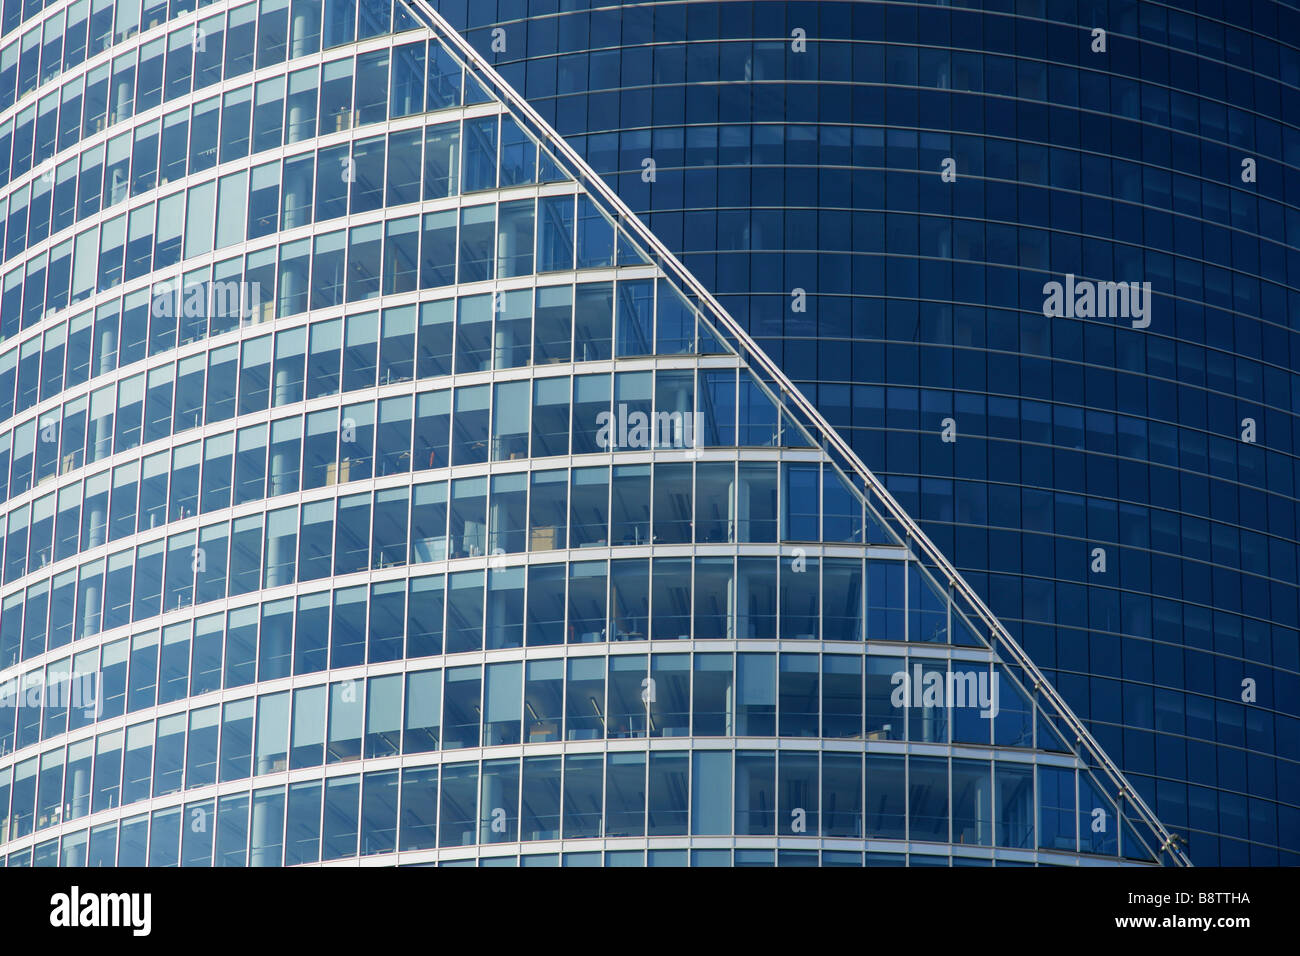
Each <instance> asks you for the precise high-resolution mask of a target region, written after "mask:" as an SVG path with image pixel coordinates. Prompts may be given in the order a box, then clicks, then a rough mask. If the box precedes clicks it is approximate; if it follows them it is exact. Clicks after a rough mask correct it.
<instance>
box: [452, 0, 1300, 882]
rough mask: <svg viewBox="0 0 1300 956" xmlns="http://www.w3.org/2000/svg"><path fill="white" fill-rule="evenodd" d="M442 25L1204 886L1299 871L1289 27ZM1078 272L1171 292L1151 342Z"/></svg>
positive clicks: (1248, 13)
mask: <svg viewBox="0 0 1300 956" xmlns="http://www.w3.org/2000/svg"><path fill="white" fill-rule="evenodd" d="M438 6H439V9H440V10H442V11H443V13H444V14H445V15H446V16H447V18H448V19H449V20H450V21H451V22H452V23H453V24H454V25H455V26H456V27H458V28H460V29H462V30H463V31H464V33H465V35H466V36H467V37H468V39H469V40H470V41H471V42H472V43H473V44H474V45H475V46H476V47H477V48H478V49H479V50H480V51H482V53H483V55H484V56H485V57H486V58H488V59H490V60H491V61H492V62H493V64H494V65H495V66H496V67H497V68H498V69H499V70H500V71H501V73H502V75H503V76H504V77H505V78H506V79H507V80H508V81H509V82H511V83H512V84H513V85H514V86H515V87H516V88H517V89H518V90H519V91H520V92H521V93H522V94H523V95H524V96H525V97H526V98H527V99H528V100H529V102H530V103H531V104H532V105H533V106H534V107H535V108H536V109H537V110H538V111H539V112H540V113H541V114H542V115H543V116H545V117H546V118H547V119H548V120H549V121H551V122H552V123H553V124H554V125H555V126H556V128H557V130H558V131H559V132H560V133H561V134H563V135H565V136H566V137H567V138H568V140H569V141H570V142H571V143H572V144H573V145H574V146H575V147H576V148H577V149H578V151H579V152H581V153H582V154H583V155H584V157H585V158H586V159H587V160H588V162H589V163H590V164H591V166H592V167H593V168H594V169H595V170H596V172H598V173H600V174H601V175H602V176H603V177H604V178H605V179H606V181H608V182H609V183H610V184H611V185H612V186H614V187H615V188H616V189H617V191H618V192H619V194H620V195H621V196H622V197H623V198H624V199H625V200H626V202H627V203H628V205H629V206H631V207H632V208H633V209H634V210H635V211H636V212H637V213H638V214H640V215H642V216H643V217H644V218H645V220H646V222H647V223H648V224H649V225H650V227H651V228H652V229H653V230H654V231H655V232H656V233H657V234H658V235H659V236H660V237H662V239H663V241H664V242H665V243H667V244H668V246H669V247H671V248H672V249H673V250H674V251H676V252H678V253H679V254H680V255H681V257H682V260H683V262H684V263H685V265H686V266H687V267H688V268H689V269H690V270H691V271H692V272H693V273H694V274H695V275H696V276H698V277H699V278H700V280H701V281H702V282H704V283H705V284H706V285H708V286H709V287H710V289H712V290H713V291H714V292H715V293H716V294H717V296H718V298H719V300H720V301H721V302H722V303H723V304H724V305H725V306H726V307H727V308H728V310H729V311H730V312H731V313H732V314H733V315H735V316H736V317H737V319H738V320H740V321H741V322H743V323H744V324H745V325H746V327H747V329H748V330H749V331H750V333H751V334H752V335H753V336H754V338H755V339H756V340H757V341H758V343H759V344H760V346H761V347H762V348H763V350H764V351H765V352H767V353H768V354H769V355H771V356H772V357H773V358H774V359H776V360H777V361H778V362H780V364H781V365H782V367H783V368H784V370H785V371H786V372H787V373H788V374H789V376H790V377H791V378H792V379H793V380H794V381H795V382H796V383H797V384H798V385H799V386H800V388H801V389H802V390H803V391H804V392H805V394H807V395H808V396H809V397H810V398H811V399H813V401H814V402H815V404H816V405H817V407H818V408H819V409H820V410H821V412H822V413H823V414H824V415H825V417H826V418H827V419H828V421H829V422H830V423H831V424H832V425H833V426H834V427H835V428H836V430H837V431H838V432H839V433H840V434H841V435H843V436H844V437H845V438H846V439H847V440H848V441H849V442H850V443H851V445H852V446H853V448H854V449H855V450H856V451H857V452H858V454H859V456H860V457H861V459H862V461H863V462H865V463H866V465H867V466H868V467H870V468H872V469H873V470H875V471H876V473H877V474H879V475H880V476H881V478H882V479H883V480H884V481H885V483H886V484H887V485H888V487H889V489H890V490H891V491H892V492H893V494H894V496H895V497H896V498H897V499H898V501H899V502H900V503H901V504H902V505H903V506H904V507H905V508H906V509H907V510H908V511H909V512H910V513H911V514H912V515H914V516H915V517H916V518H917V519H918V520H919V521H920V523H921V525H922V527H923V528H924V529H925V531H926V533H927V535H928V536H929V537H930V538H931V539H932V540H933V541H934V542H935V543H936V545H937V546H938V547H939V548H940V549H941V550H942V551H944V552H945V553H946V554H947V555H949V557H951V559H952V560H953V562H954V563H955V564H956V566H957V567H958V568H959V569H961V571H962V572H963V575H964V576H965V577H966V578H967V579H968V580H969V581H970V582H971V584H972V585H973V586H974V588H975V589H976V590H977V591H978V592H979V593H980V594H981V595H982V596H983V597H984V598H985V599H986V600H987V602H988V604H989V606H990V607H991V608H992V610H993V611H994V612H995V613H996V614H997V615H998V616H999V618H1000V619H1001V620H1002V621H1003V622H1004V623H1005V624H1006V625H1007V627H1008V628H1009V629H1010V631H1011V632H1012V633H1013V634H1015V636H1016V638H1017V639H1018V640H1019V641H1020V642H1021V643H1022V644H1023V646H1024V647H1025V649H1026V650H1027V652H1028V653H1029V655H1030V656H1031V657H1032V658H1033V659H1034V660H1035V661H1036V662H1037V663H1038V664H1039V665H1040V666H1041V667H1042V668H1043V669H1044V672H1045V674H1046V675H1047V676H1048V678H1049V679H1050V680H1051V681H1052V683H1053V684H1054V685H1055V686H1056V687H1057V688H1058V689H1059V690H1060V692H1061V693H1062V695H1063V696H1064V697H1065V699H1066V700H1067V702H1068V703H1069V704H1070V706H1071V707H1072V708H1074V710H1075V711H1076V712H1077V713H1078V714H1079V715H1080V716H1081V717H1082V718H1083V719H1084V720H1085V722H1086V723H1087V724H1088V726H1089V728H1090V729H1091V730H1092V732H1093V733H1094V734H1095V735H1096V737H1097V739H1098V741H1099V742H1100V743H1101V744H1102V746H1103V747H1104V749H1105V750H1106V751H1107V752H1108V753H1110V754H1111V755H1112V756H1113V757H1114V758H1115V760H1116V762H1117V763H1118V764H1119V765H1120V766H1121V767H1122V768H1123V769H1124V771H1125V772H1126V773H1127V774H1128V776H1129V778H1130V780H1131V781H1132V782H1133V784H1134V785H1135V786H1136V787H1137V788H1138V789H1139V790H1140V791H1141V792H1142V793H1143V794H1145V795H1146V796H1147V798H1148V800H1149V801H1150V802H1151V805H1152V807H1153V809H1154V810H1155V811H1156V814H1157V816H1159V817H1160V819H1161V820H1162V821H1163V822H1164V823H1165V824H1166V825H1167V826H1168V827H1169V828H1170V829H1171V830H1173V831H1175V832H1176V833H1178V834H1179V835H1180V836H1181V837H1183V838H1184V839H1185V840H1186V841H1187V843H1186V846H1187V847H1188V848H1189V853H1190V856H1191V858H1192V860H1193V862H1194V863H1196V864H1198V865H1214V864H1223V865H1245V864H1264V865H1268V864H1279V863H1280V864H1288V863H1295V862H1296V861H1297V859H1298V857H1297V855H1296V854H1297V853H1300V810H1298V809H1297V804H1300V766H1298V764H1297V761H1298V760H1300V724H1297V719H1296V718H1297V703H1296V701H1297V700H1300V695H1298V691H1300V682H1298V679H1297V670H1298V669H1300V639H1298V638H1297V630H1296V624H1297V590H1296V584H1297V557H1296V555H1297V550H1296V547H1297V532H1296V527H1297V525H1296V520H1297V518H1296V488H1297V486H1298V483H1300V473H1297V469H1296V450H1297V448H1298V447H1300V430H1298V428H1297V419H1296V410H1297V409H1298V408H1300V381H1298V380H1297V376H1296V372H1295V369H1297V368H1300V354H1298V352H1297V349H1298V348H1300V339H1298V338H1297V334H1296V333H1297V329H1298V328H1300V295H1298V292H1297V290H1298V289H1300V238H1298V237H1300V49H1298V48H1300V12H1298V11H1297V8H1296V5H1295V4H1294V3H1289V2H1284V3H1275V2H1251V3H1235V4H1234V3H1223V2H1215V0H1208V2H1195V3H1193V2H1178V3H1156V2H1105V0H1101V2H1085V0H1078V2H1076V0H1014V2H1013V0H997V2H980V3H953V4H951V5H946V4H929V3H920V4H907V3H873V2H858V3H762V2H760V3H747V2H724V3H693V2H692V3H671V2H666V3H640V4H599V3H592V4H586V3H581V2H579V3H565V2H562V0H552V2H536V0H534V2H527V3H525V2H523V0H519V2H511V0H500V2H498V3H497V4H496V5H495V10H494V9H493V3H491V2H487V3H477V2H475V3H466V2H465V0H442V2H440V3H439V4H438ZM494 30H496V31H501V32H496V33H494ZM1098 30H1100V31H1104V36H1099V35H1098V33H1097V31H1098ZM801 38H802V39H803V40H804V41H805V42H804V43H802V44H801V43H800V42H799V41H800V39H801ZM494 39H495V40H496V47H495V48H494V47H493V41H494ZM797 47H802V50H803V52H802V53H799V52H796V48H797ZM647 159H650V160H653V162H654V165H655V174H656V175H655V178H654V180H653V181H647V178H646V177H645V176H644V175H643V173H644V171H645V170H644V167H643V163H645V161H646V160H647ZM945 172H947V173H948V176H947V177H945V175H944V173H945ZM1067 276H1076V277H1078V278H1080V279H1084V278H1087V279H1090V280H1094V281H1114V282H1142V281H1146V282H1150V283H1151V296H1152V298H1151V309H1150V314H1149V317H1148V318H1149V325H1147V326H1146V327H1135V323H1134V321H1131V320H1130V318H1127V317H1118V318H1117V317H1113V316H1112V317H1105V314H1104V313H1101V316H1102V317H1082V318H1075V317H1050V318H1049V317H1046V316H1045V315H1044V309H1043V307H1044V299H1045V290H1044V285H1045V284H1046V283H1048V282H1052V281H1056V282H1060V283H1062V284H1063V285H1064V284H1065V283H1066V282H1067V281H1068V280H1067ZM794 290H803V291H804V292H806V294H807V303H806V308H805V310H804V311H796V310H795V309H794V308H793V307H792V305H793V302H794V300H793V299H792V295H793V294H794ZM1067 315H1070V313H1067ZM1137 324H1138V325H1141V322H1140V321H1139V322H1138V323H1137ZM949 420H951V424H949ZM945 430H947V431H948V436H947V437H949V438H953V437H955V439H956V440H955V441H944V438H945V434H944V432H945ZM1096 549H1102V552H1103V553H1102V554H1101V555H1098V554H1097V551H1096ZM1099 557H1100V558H1101V559H1102V561H1103V562H1104V563H1100V562H1098V560H1097V559H1098V558H1099Z"/></svg>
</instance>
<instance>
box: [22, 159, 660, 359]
mask: <svg viewBox="0 0 1300 956" xmlns="http://www.w3.org/2000/svg"><path fill="white" fill-rule="evenodd" d="M235 178H236V179H237V180H238V181H239V182H238V185H239V187H240V188H238V189H237V190H236V192H237V194H238V195H239V196H240V197H241V198H240V203H239V204H238V205H237V206H236V207H235V212H234V213H233V215H234V216H236V217H237V218H238V221H239V226H238V232H239V234H240V235H242V230H243V228H244V227H243V204H242V197H243V196H244V195H246V194H247V190H246V189H245V188H244V186H243V184H244V181H245V180H246V179H247V176H246V174H245V173H237V174H235ZM214 185H215V184H212V183H209V184H207V185H206V186H205V187H198V188H197V189H196V191H195V193H194V194H193V195H192V197H191V198H194V197H195V196H197V197H199V198H198V199H196V202H198V203H199V204H201V205H203V206H204V209H203V210H197V209H195V210H191V211H190V214H189V215H190V218H189V219H188V220H187V221H189V222H196V221H197V222H202V223H203V225H202V226H199V227H196V229H201V230H202V231H203V232H204V233H205V234H208V231H209V230H210V229H211V228H212V225H211V223H212V221H213V219H215V220H216V225H217V228H218V229H220V228H222V226H223V224H224V223H225V222H226V220H227V214H225V213H221V214H218V215H216V216H213V215H212V211H211V210H210V209H208V208H207V204H210V203H212V202H213V201H214V198H215V199H216V200H217V205H218V207H220V208H228V203H223V202H222V201H221V198H219V197H218V193H217V190H215V189H214V188H212V187H213V186H214ZM225 188H226V187H225V186H224V185H223V190H222V192H223V193H224V190H225ZM176 198H177V199H179V198H180V197H179V196H177V197H176ZM164 205H165V204H164ZM577 209H578V211H577V212H576V213H575V197H574V195H573V194H572V193H565V194H561V195H558V196H543V197H541V198H539V199H536V200H534V199H531V198H530V199H521V200H516V201H513V202H506V203H500V204H496V203H488V204H483V205H476V206H465V207H462V208H461V209H460V210H459V213H458V211H457V210H455V209H449V210H445V211H442V212H431V213H426V214H425V215H424V216H423V217H421V216H418V215H416V216H408V217H404V218H400V219H393V220H390V221H388V222H387V223H385V222H382V221H380V222H375V223H372V224H369V225H361V226H353V227H352V228H351V229H347V230H338V231H335V232H328V233H323V234H319V235H317V236H315V238H314V239H312V238H303V239H300V240H297V241H295V242H290V243H286V244H284V245H282V246H280V247H278V249H277V247H275V246H272V247H270V248H268V249H263V250H261V251H258V252H251V253H249V254H248V255H247V256H245V257H236V258H234V259H228V260H225V261H223V262H219V263H217V264H216V266H215V267H214V269H213V271H212V272H211V273H209V272H208V269H207V268H206V267H204V268H201V269H200V270H199V273H198V275H197V276H194V277H191V278H190V279H189V280H187V281H186V283H185V285H184V287H183V289H181V290H180V291H178V289H177V288H176V286H174V285H163V286H161V287H159V288H157V290H156V293H155V297H154V298H152V299H151V298H150V291H149V290H147V289H142V290H140V291H139V292H137V293H135V294H133V295H131V296H128V298H129V299H130V302H129V303H128V306H127V307H128V308H129V307H134V308H136V309H138V310H140V311H139V313H138V314H139V316H140V317H141V318H144V317H145V316H147V315H149V314H153V315H154V322H153V323H152V325H153V326H155V327H156V328H155V329H151V332H150V334H151V337H153V335H154V334H155V333H156V334H157V336H158V337H159V338H160V339H161V341H155V343H154V345H155V347H158V348H167V347H169V346H170V343H173V342H175V341H176V334H177V331H178V326H180V327H181V332H182V336H183V337H184V338H186V339H188V340H190V341H192V340H194V339H195V338H200V337H202V332H203V330H204V329H207V328H209V317H211V320H212V321H211V329H210V331H215V330H218V329H220V330H228V329H233V328H235V327H237V326H238V325H239V324H240V323H241V321H242V322H264V321H270V320H271V319H272V318H274V317H277V316H278V317H285V316H289V315H295V314H300V313H302V312H305V311H307V310H308V309H309V308H310V309H312V310H318V309H327V308H330V307H333V306H338V305H342V304H343V303H344V302H345V301H347V302H357V301H363V300H366V299H373V298H377V297H379V296H380V295H391V294H397V293H403V292H414V291H416V290H417V289H437V288H445V287H447V286H450V285H453V284H455V283H457V282H460V283H469V282H481V281H487V280H491V279H493V278H498V279H505V278H517V277H522V276H526V275H530V274H532V273H534V272H539V273H540V272H561V271H571V270H573V269H574V268H575V258H574V255H575V249H576V251H577V253H578V255H579V256H580V258H579V259H577V260H576V264H577V267H578V268H581V269H589V268H600V267H609V266H612V265H613V264H614V259H615V245H616V244H615V241H614V237H615V230H614V227H613V225H611V224H610V223H609V221H608V220H606V219H605V218H604V217H603V216H602V215H601V214H600V213H599V212H598V211H597V210H596V207H595V206H594V204H593V203H592V202H591V201H590V200H589V199H587V198H586V197H585V196H580V197H577ZM138 211H139V212H141V213H142V215H143V217H144V218H143V220H142V221H141V222H139V223H136V222H134V221H133V222H132V223H131V225H130V226H129V227H128V225H127V217H125V216H121V217H118V218H117V219H115V220H112V221H111V222H109V223H105V224H104V227H103V230H102V232H100V235H99V236H98V241H96V240H97V237H96V232H97V231H99V230H96V229H91V230H88V231H87V232H85V233H83V234H82V235H81V236H78V237H77V239H76V240H75V249H76V254H75V264H74V255H73V253H74V240H71V239H69V240H68V241H67V242H64V243H62V244H61V245H60V246H59V247H57V248H55V249H54V250H52V251H51V253H50V254H49V256H48V257H47V256H46V254H44V253H42V254H41V255H40V256H38V257H36V258H35V259H32V260H30V261H29V262H28V264H27V269H26V273H27V274H26V278H25V279H24V276H23V271H24V270H23V268H22V267H21V266H20V267H18V268H16V269H14V270H13V271H12V272H11V273H10V274H9V275H8V276H6V277H5V280H4V284H3V289H2V290H0V307H4V308H5V310H6V311H5V316H6V319H5V321H7V322H8V324H9V326H10V332H11V333H13V332H16V331H18V320H19V318H20V317H21V318H22V322H23V327H24V328H25V327H28V326H30V325H33V324H35V323H37V322H39V321H40V320H41V319H43V318H45V317H46V316H47V315H48V314H49V312H50V310H51V309H54V310H57V309H62V308H64V307H66V306H67V305H68V304H69V302H70V301H71V302H73V303H75V302H76V301H80V300H81V299H85V298H88V297H90V296H91V295H92V294H93V293H94V291H95V276H96V275H98V276H99V279H100V285H101V286H102V289H101V290H100V291H104V290H107V289H109V288H112V287H115V286H117V285H119V284H120V283H121V282H122V281H123V279H124V276H125V277H128V278H138V277H139V276H143V275H146V274H147V273H148V272H149V271H150V269H151V268H152V267H151V266H150V257H151V256H152V254H153V252H154V249H155V246H158V247H159V248H161V245H159V244H162V243H166V242H168V241H170V240H169V238H168V237H169V236H179V233H180V229H181V226H180V225H179V222H180V220H178V219H172V217H171V216H170V215H164V219H163V220H161V221H162V222H165V223H168V224H167V225H164V226H161V227H159V228H161V232H157V233H156V232H155V231H154V230H155V228H156V227H155V221H154V208H153V205H152V204H150V205H148V206H145V207H143V208H142V209H141V210H138ZM162 212H163V213H164V214H167V212H168V211H167V210H166V209H163V210H162ZM172 212H174V213H176V214H177V215H179V210H173V211H172ZM498 212H499V213H500V215H499V216H498ZM575 216H576V217H577V218H576V219H575ZM134 218H135V216H134V214H133V215H132V219H133V220H134ZM534 222H536V225H537V228H536V234H537V235H536V246H535V245H534ZM137 232H138V234H137ZM575 240H576V241H575ZM204 241H205V242H206V241H207V239H204ZM234 241H238V242H242V241H243V240H242V239H238V240H234ZM534 249H535V250H536V254H534ZM205 251H211V250H210V249H205ZM277 252H278V254H279V255H278V258H279V268H278V274H277V262H276V260H277ZM135 255H139V256H140V257H142V258H141V259H140V260H139V262H140V263H141V265H140V266H139V267H138V268H137V267H136V266H133V265H132V262H134V261H136V260H135V259H134V258H133V257H134V256H135ZM618 257H619V261H620V264H642V263H644V260H643V259H642V258H641V257H640V255H639V253H637V252H636V251H634V250H633V249H631V248H630V247H629V246H628V245H627V244H626V243H622V242H620V243H618ZM47 258H48V263H47ZM154 265H155V266H156V263H154ZM137 272H138V275H136V273H137ZM209 275H211V276H212V278H211V282H212V285H211V286H209V285H207V283H208V281H209V279H208V276H209ZM47 280H48V282H47ZM69 285H71V288H72V290H73V294H72V297H71V300H70V299H69ZM111 308H113V309H114V310H115V309H116V303H113V304H112V305H111ZM28 348H29V353H30V352H31V351H32V350H33V348H34V346H29V347H28ZM13 355H14V353H13V350H11V351H10V353H9V356H6V357H5V362H6V364H8V363H10V362H13V361H14V357H13ZM579 360H580V361H581V360H584V359H582V358H579Z"/></svg>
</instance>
